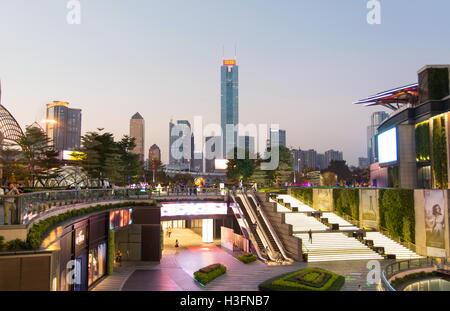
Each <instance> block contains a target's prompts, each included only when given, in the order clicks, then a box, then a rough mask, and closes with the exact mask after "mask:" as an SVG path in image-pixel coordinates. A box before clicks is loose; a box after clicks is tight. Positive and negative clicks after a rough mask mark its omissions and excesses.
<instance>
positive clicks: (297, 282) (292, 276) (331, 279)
mask: <svg viewBox="0 0 450 311" xmlns="http://www.w3.org/2000/svg"><path fill="white" fill-rule="evenodd" d="M311 273H317V274H324V276H325V279H326V281H325V282H320V287H317V285H315V284H313V283H311V280H309V279H308V275H310V274H311ZM297 277H299V278H298V279H297ZM307 283H311V285H310V286H308V285H306V284H307ZM344 283H345V278H344V277H343V276H341V275H339V274H336V273H333V272H330V271H327V270H323V269H319V268H314V267H310V268H306V269H303V270H299V271H295V272H291V273H287V274H283V275H281V276H277V277H275V278H272V279H270V280H267V281H265V282H263V283H261V284H259V289H260V290H262V291H339V290H340V289H341V288H342V286H343V285H344ZM318 284H319V283H318Z"/></svg>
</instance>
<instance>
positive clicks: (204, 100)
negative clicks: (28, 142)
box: [0, 1, 450, 165]
mask: <svg viewBox="0 0 450 311" xmlns="http://www.w3.org/2000/svg"><path fill="white" fill-rule="evenodd" d="M176 3H177V4H178V5H179V9H180V10H179V11H180V12H185V13H183V14H184V15H185V16H183V14H180V13H176V12H174V11H173V10H172V9H171V8H170V6H169V5H166V4H161V3H157V2H151V1H149V2H139V3H138V4H136V5H135V6H130V7H128V8H127V7H126V5H125V4H122V3H119V2H117V1H97V2H91V3H88V2H86V3H83V11H82V12H83V20H82V23H81V25H67V24H66V22H65V17H66V13H67V9H66V7H65V4H62V5H55V3H54V2H51V1H42V2H40V3H39V4H35V3H27V2H25V1H17V2H14V3H13V2H3V3H2V4H0V25H1V26H3V27H0V28H1V29H2V30H0V32H1V35H2V38H3V42H5V46H4V47H3V48H2V54H3V57H2V58H1V59H0V65H1V68H2V72H1V73H0V78H1V80H2V84H3V104H4V106H5V107H6V108H7V109H8V110H9V111H10V112H11V113H12V114H13V115H14V116H15V117H16V118H17V120H18V122H19V124H20V125H21V127H22V128H24V127H25V125H30V124H32V123H33V122H36V121H37V122H40V121H41V120H42V119H43V117H44V116H45V110H44V107H43V106H44V105H43V104H46V103H49V102H52V101H53V100H56V99H58V100H62V101H67V102H70V103H71V104H72V105H74V106H75V107H78V108H80V109H82V110H83V112H84V118H83V126H82V134H84V133H86V132H88V131H95V130H96V129H97V128H98V127H103V128H105V130H106V131H110V132H112V133H113V134H115V136H116V137H117V138H119V137H120V136H122V135H125V134H127V132H128V124H127V123H128V122H127V119H128V118H127V117H125V116H129V115H132V114H133V113H134V112H135V111H140V112H141V114H142V115H143V117H144V119H147V120H149V121H150V125H149V126H148V128H147V130H146V135H145V136H146V141H145V145H146V146H150V145H152V144H153V143H156V144H157V145H159V146H160V147H161V149H162V153H163V159H165V158H167V153H168V137H165V135H160V136H158V135H157V133H159V132H161V131H162V132H163V133H165V132H166V130H165V129H166V127H167V122H168V121H169V120H170V118H171V117H172V116H173V118H174V119H188V120H192V119H193V117H194V116H195V115H202V116H203V117H204V119H205V121H206V122H214V123H219V122H220V96H219V94H220V87H219V85H220V72H219V70H218V64H220V62H221V60H222V57H224V58H227V57H230V58H232V57H233V56H232V55H233V54H234V53H235V51H234V47H235V46H237V58H238V60H239V64H240V71H241V72H240V84H241V86H240V88H241V89H240V112H239V114H240V121H241V122H242V123H244V124H248V123H271V122H273V123H279V124H280V127H281V128H283V129H285V130H286V131H287V132H289V135H288V139H287V145H288V147H294V148H297V147H298V146H301V147H302V149H303V148H304V149H309V148H314V149H316V150H327V149H338V150H342V151H343V152H344V153H345V155H346V160H347V161H348V162H349V164H352V165H357V162H358V158H359V157H361V156H365V155H366V143H365V142H366V127H367V125H368V123H369V120H370V115H371V113H372V112H374V111H376V110H375V109H365V108H362V107H357V106H356V107H355V106H354V105H352V102H353V101H354V100H357V99H359V98H363V97H365V96H367V94H374V93H376V92H378V91H381V90H385V89H389V88H390V87H391V86H392V85H394V86H395V85H398V86H400V85H405V84H408V83H411V82H415V81H417V72H416V71H415V70H414V68H420V67H421V66H423V65H424V64H439V63H448V55H449V53H448V52H449V50H450V44H449V43H448V42H446V41H441V43H442V44H441V46H440V49H436V50H432V51H431V50H425V49H426V48H425V47H426V46H427V45H428V44H432V43H433V42H436V40H437V38H438V35H437V33H436V32H435V31H433V29H435V28H436V27H438V28H439V29H440V30H441V32H440V33H441V34H440V36H442V37H445V35H446V34H449V29H450V27H448V22H447V21H446V19H445V14H444V12H446V11H448V10H445V8H448V7H449V4H448V2H444V1H441V2H440V6H441V7H442V9H441V10H439V11H436V10H434V9H432V8H430V7H427V4H426V3H423V2H420V1H408V4H410V5H408V6H407V5H405V4H406V1H397V2H395V3H388V2H386V3H383V23H382V24H381V25H377V26H371V25H368V24H367V22H366V16H365V15H366V13H367V10H366V8H365V4H366V3H364V1H362V2H361V3H356V2H353V3H339V4H335V3H329V2H326V1H317V3H314V2H312V3H311V2H310V3H301V4H299V3H296V2H293V1H288V2H286V3H285V4H284V5H283V6H279V5H278V6H277V5H275V4H264V5H262V4H259V5H256V4H257V3H256V2H255V1H249V3H246V4H242V3H239V4H238V2H236V1H231V2H229V3H227V4H218V3H202V6H200V7H201V8H200V9H198V7H199V6H194V5H188V4H186V3H182V2H176ZM324 3H326V4H325V5H326V7H327V8H328V9H327V10H324V9H323V6H324ZM105 5H107V7H108V10H106V11H105V9H104V7H105ZM238 5H240V7H239V10H234V11H235V12H236V14H235V16H234V18H235V20H236V23H234V24H232V25H228V23H225V21H219V22H218V23H215V22H216V21H217V20H218V19H217V16H218V15H217V14H219V12H221V11H223V10H224V9H226V8H229V9H231V10H233V7H235V6H238ZM194 8H195V9H194ZM338 9H339V10H338ZM205 10H207V11H209V12H213V13H211V14H203V13H204V12H205ZM337 11H339V14H335V13H333V12H337ZM214 12H215V13H214ZM400 12H401V13H402V14H399V13H400ZM186 13H189V14H186ZM131 16H133V17H134V18H133V19H132V18H131ZM186 16H190V17H189V19H188V18H187V17H186ZM192 16H194V17H195V18H194V19H195V22H193V23H192ZM249 18H251V20H252V23H251V25H250V26H249V24H248V20H249ZM419 19H420V21H421V23H420V25H419V23H415V20H419ZM130 20H133V22H130ZM188 21H189V23H188ZM213 21H214V22H213ZM153 23H158V28H157V29H155V28H154V27H152V26H153V25H154V24H153ZM180 24H183V25H184V26H185V27H184V28H180V27H177V26H176V25H180ZM174 25H175V26H174ZM244 25H245V27H244ZM205 26H208V27H205ZM303 29H307V30H308V32H307V33H306V32H304V31H303ZM311 29H313V30H312V31H310V30H311ZM36 32H40V33H42V37H41V38H40V40H39V41H36V40H37V39H36V38H35V36H34V34H35V33H36ZM406 32H407V33H412V32H414V33H415V34H416V35H415V36H410V37H408V36H406V38H404V39H403V40H404V41H403V44H402V45H400V46H398V45H395V48H390V49H388V51H386V49H385V46H391V47H392V46H393V43H394V42H395V41H396V40H397V38H398V37H399V36H400V35H402V34H404V33H406ZM294 34H295V35H296V37H293V35H294ZM425 34H426V35H425ZM416 36H421V37H423V38H424V41H425V42H424V45H423V47H424V48H420V47H419V48H417V49H411V48H410V47H411V46H414V38H415V37H416ZM402 37H403V36H402ZM268 43H269V44H268ZM323 43H326V44H327V46H329V49H328V50H323V49H320V47H321V46H323ZM54 46H64V47H65V49H55V48H54ZM223 46H225V53H223ZM17 51H20V52H17ZM127 53H128V54H127ZM125 55H127V56H126V57H125ZM105 56H106V57H105ZM361 64H363V66H361ZM319 65H320V66H319ZM280 72H283V74H282V75H281V74H280ZM347 72H351V74H348V76H347V77H345V76H344V77H343V74H344V75H345V74H347ZM386 73H388V74H386ZM381 75H384V79H378V78H377V77H379V76H381ZM119 86H120V87H119ZM149 86H150V87H149ZM317 94H320V95H321V96H317ZM24 104H26V105H27V108H28V109H21V108H22V107H23V105H24ZM313 104H314V105H313ZM377 110H379V109H377ZM104 111H108V112H109V113H108V115H107V117H106V116H105V114H104ZM155 111H157V112H158V117H157V118H156V117H155V116H154V112H155ZM255 111H257V112H258V113H255ZM324 111H325V113H324ZM99 116H104V117H102V118H99ZM342 119H345V120H346V122H345V124H342ZM315 120H320V121H321V124H324V126H323V128H320V129H319V128H316V127H317V122H316V121H315ZM311 129H313V131H314V135H310V133H309V131H311ZM305 133H308V135H306V134H305ZM346 133H351V134H352V135H346Z"/></svg>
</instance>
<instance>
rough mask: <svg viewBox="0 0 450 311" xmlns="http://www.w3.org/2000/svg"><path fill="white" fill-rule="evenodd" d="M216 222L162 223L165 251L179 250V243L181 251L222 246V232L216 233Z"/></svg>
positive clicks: (200, 220) (205, 220) (189, 220)
mask: <svg viewBox="0 0 450 311" xmlns="http://www.w3.org/2000/svg"><path fill="white" fill-rule="evenodd" d="M214 222H215V220H214V219H187V220H185V219H179V220H169V221H162V222H161V225H162V227H163V231H164V238H163V241H164V250H177V247H175V244H176V242H177V241H178V246H179V247H178V249H179V250H183V249H189V248H191V247H202V246H211V245H216V244H220V232H219V234H217V232H215V230H214V229H215V228H214V227H215V226H214ZM163 255H164V253H163Z"/></svg>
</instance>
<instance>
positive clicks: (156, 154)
mask: <svg viewBox="0 0 450 311" xmlns="http://www.w3.org/2000/svg"><path fill="white" fill-rule="evenodd" d="M148 159H149V161H150V162H151V161H154V160H156V161H161V149H160V148H159V147H158V145H156V144H153V145H152V146H151V147H150V149H149V150H148Z"/></svg>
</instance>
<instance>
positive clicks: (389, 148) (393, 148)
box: [377, 127, 397, 163]
mask: <svg viewBox="0 0 450 311" xmlns="http://www.w3.org/2000/svg"><path fill="white" fill-rule="evenodd" d="M377 146H378V162H379V163H391V162H396V161H397V128H395V127H394V128H391V129H390V130H387V131H385V132H383V133H381V134H379V135H378V136H377Z"/></svg>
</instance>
